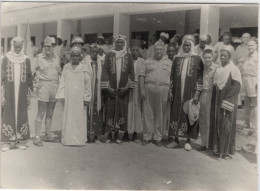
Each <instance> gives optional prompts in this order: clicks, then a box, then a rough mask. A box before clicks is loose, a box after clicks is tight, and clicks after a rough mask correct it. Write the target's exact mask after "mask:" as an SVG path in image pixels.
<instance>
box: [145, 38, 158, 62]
mask: <svg viewBox="0 0 260 191" xmlns="http://www.w3.org/2000/svg"><path fill="white" fill-rule="evenodd" d="M155 42H156V35H155V34H154V35H153V36H152V37H151V39H150V46H149V48H148V50H147V54H146V59H147V58H152V57H153V52H154V43H155Z"/></svg>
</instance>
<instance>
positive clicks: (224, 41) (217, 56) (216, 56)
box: [213, 32, 234, 66]
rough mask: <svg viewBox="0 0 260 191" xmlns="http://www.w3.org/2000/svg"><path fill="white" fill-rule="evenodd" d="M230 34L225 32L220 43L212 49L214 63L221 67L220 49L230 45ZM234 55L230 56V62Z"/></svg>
mask: <svg viewBox="0 0 260 191" xmlns="http://www.w3.org/2000/svg"><path fill="white" fill-rule="evenodd" d="M231 38H232V36H231V34H230V33H229V32H225V33H224V34H223V36H222V41H221V42H218V43H217V44H216V45H215V46H214V48H213V52H214V62H215V63H216V64H217V65H218V66H221V61H220V49H221V47H222V46H223V45H230V46H232V45H231ZM233 57H234V55H232V58H231V60H233Z"/></svg>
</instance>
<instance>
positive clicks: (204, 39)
mask: <svg viewBox="0 0 260 191" xmlns="http://www.w3.org/2000/svg"><path fill="white" fill-rule="evenodd" d="M200 40H201V41H206V40H208V35H207V34H202V35H200Z"/></svg>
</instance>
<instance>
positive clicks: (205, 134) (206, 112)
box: [199, 49, 217, 151]
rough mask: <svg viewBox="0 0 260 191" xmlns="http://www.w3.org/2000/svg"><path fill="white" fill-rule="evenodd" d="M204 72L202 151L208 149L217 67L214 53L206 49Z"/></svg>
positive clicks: (200, 125) (201, 126)
mask: <svg viewBox="0 0 260 191" xmlns="http://www.w3.org/2000/svg"><path fill="white" fill-rule="evenodd" d="M203 61H204V72H203V89H202V92H201V95H200V116H199V129H200V136H201V147H200V148H199V150H200V151H203V150H206V149H207V147H208V138H209V126H210V108H211V98H212V90H213V80H214V79H213V77H214V73H215V71H216V69H217V65H216V64H215V63H214V62H213V51H212V50H211V49H206V50H205V51H204V52H203Z"/></svg>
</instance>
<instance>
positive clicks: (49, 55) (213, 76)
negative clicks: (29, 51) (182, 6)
mask: <svg viewBox="0 0 260 191" xmlns="http://www.w3.org/2000/svg"><path fill="white" fill-rule="evenodd" d="M225 37H226V36H225V35H224V37H223V38H224V41H223V42H221V43H222V44H221V45H219V44H218V46H217V48H215V47H214V48H212V47H210V46H209V45H207V44H206V42H208V40H209V35H201V36H200V37H199V43H198V44H196V40H195V39H196V38H195V36H194V35H185V36H184V37H183V38H182V41H181V44H180V42H179V40H177V39H178V37H176V39H175V40H173V41H172V40H171V42H170V44H166V41H167V39H168V38H169V36H168V34H166V33H161V35H160V39H159V40H158V41H157V42H155V43H154V44H153V45H152V46H153V47H152V51H150V52H151V53H149V54H151V56H148V58H147V59H144V58H142V54H141V51H140V50H141V41H140V40H137V39H133V40H130V44H129V48H128V46H127V39H126V37H125V36H124V35H117V36H115V37H114V44H113V48H112V49H111V50H110V51H107V53H105V54H103V53H104V50H102V47H101V46H100V44H98V43H93V44H91V45H90V52H89V54H86V55H83V45H84V42H83V40H82V39H81V37H79V36H77V37H74V38H73V40H72V43H71V49H70V51H69V52H67V54H61V55H60V56H58V55H57V54H55V52H54V51H53V49H54V44H55V39H54V38H52V37H49V36H47V37H46V38H45V40H44V48H43V52H42V53H41V54H38V55H37V57H36V64H35V73H34V74H32V72H31V68H30V60H29V59H28V57H27V56H26V55H24V52H23V39H22V38H20V37H15V38H13V40H12V41H11V47H12V49H11V51H10V52H8V53H7V55H6V56H5V57H4V58H3V60H2V86H1V88H2V94H1V95H2V99H1V100H2V128H1V141H2V142H5V144H4V146H3V148H2V151H7V150H9V149H11V148H13V147H16V148H19V149H26V148H27V146H26V145H25V144H23V143H24V141H27V140H28V139H29V138H30V131H29V123H28V114H27V107H28V104H29V103H30V97H31V93H32V91H33V79H34V78H35V80H36V83H35V86H36V87H37V88H36V89H37V98H38V112H37V116H36V119H35V137H34V138H33V144H34V145H36V146H43V140H42V137H41V129H42V121H43V119H44V115H45V137H44V141H50V142H53V141H55V139H56V137H55V135H54V134H53V133H52V132H51V124H52V120H53V119H52V116H53V111H54V108H55V103H56V101H57V100H60V102H61V103H62V106H63V107H62V108H63V120H62V136H61V143H62V144H63V145H67V146H83V145H85V144H86V142H95V143H101V142H105V143H114V142H115V143H117V144H122V142H123V141H124V140H127V141H129V140H133V141H135V142H136V143H140V142H141V145H143V146H145V145H147V144H149V143H151V142H154V144H155V145H156V146H158V147H161V146H162V140H163V138H164V137H167V140H168V142H167V145H166V147H167V148H175V147H178V146H179V145H180V140H179V139H180V138H185V140H186V143H185V144H184V149H185V150H187V151H190V150H192V146H191V141H190V139H197V138H198V135H199V133H200V135H201V147H200V148H199V150H201V151H203V150H206V149H209V150H213V151H214V152H215V153H218V154H219V156H220V157H221V158H230V154H234V148H235V133H236V111H237V105H238V95H239V92H240V89H241V85H242V77H243V83H247V84H250V88H247V89H248V91H249V92H250V95H253V96H256V95H257V94H256V85H257V84H256V81H255V78H257V75H256V74H257V73H256V72H255V71H257V43H256V41H255V40H249V42H248V55H246V57H247V58H245V61H244V62H243V63H242V66H241V67H242V68H243V70H242V71H243V72H242V77H241V71H240V70H239V68H238V67H237V66H236V65H235V64H234V63H233V61H232V58H233V54H234V51H235V50H234V48H233V47H232V46H231V45H230V44H226V43H225ZM150 48H151V47H150ZM100 52H101V53H100ZM146 56H147V55H146ZM218 60H219V62H218ZM61 66H62V67H61ZM243 74H244V75H243ZM253 75H254V76H253ZM255 75H256V76H255ZM248 86H249V85H248ZM254 88H255V89H254ZM249 89H250V90H249ZM249 97H250V96H249ZM249 101H250V103H252V104H253V103H255V102H254V98H252V99H251V97H250V99H249ZM120 131H123V132H124V136H123V138H122V139H121V138H120V136H119V132H120ZM103 134H106V139H105V140H101V138H100V136H101V135H103Z"/></svg>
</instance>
